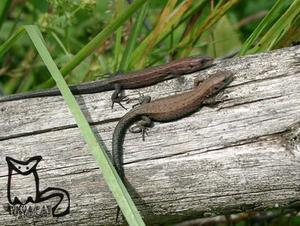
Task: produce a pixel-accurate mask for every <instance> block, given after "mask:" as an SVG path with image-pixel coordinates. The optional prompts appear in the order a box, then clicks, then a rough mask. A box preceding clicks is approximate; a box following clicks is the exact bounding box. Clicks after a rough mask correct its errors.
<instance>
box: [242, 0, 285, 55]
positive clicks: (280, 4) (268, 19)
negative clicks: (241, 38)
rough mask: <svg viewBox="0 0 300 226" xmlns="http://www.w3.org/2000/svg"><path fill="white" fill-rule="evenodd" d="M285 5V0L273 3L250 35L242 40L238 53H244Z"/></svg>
mask: <svg viewBox="0 0 300 226" xmlns="http://www.w3.org/2000/svg"><path fill="white" fill-rule="evenodd" d="M284 5H285V0H278V1H277V2H276V3H275V5H274V6H273V7H272V8H271V10H270V11H269V13H268V15H266V16H265V17H264V18H263V20H262V21H261V22H260V24H259V25H258V26H257V27H256V29H255V30H254V31H253V32H252V34H251V35H250V37H249V38H248V39H247V40H246V41H245V42H244V44H243V46H242V48H241V51H240V53H239V55H240V56H243V55H245V54H246V52H247V51H248V50H249V49H250V48H251V47H252V45H253V44H254V43H255V42H256V41H257V40H258V38H259V37H260V36H261V34H262V33H263V32H264V31H265V30H266V28H267V27H268V26H270V25H271V24H272V23H274V21H275V20H276V19H277V18H278V16H279V15H280V12H281V10H282V8H283V7H284Z"/></svg>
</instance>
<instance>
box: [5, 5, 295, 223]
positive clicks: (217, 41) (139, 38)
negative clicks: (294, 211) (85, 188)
mask: <svg viewBox="0 0 300 226" xmlns="http://www.w3.org/2000/svg"><path fill="white" fill-rule="evenodd" d="M129 2H131V1H125V0H115V1H109V0H98V1H96V0H75V1H72V0H51V1H50V0H49V1H46V0H44V1H40V0H29V1H9V0H3V1H0V29H1V32H0V40H1V41H0V62H1V68H0V93H1V92H2V93H4V94H11V93H17V92H26V91H30V90H36V89H43V88H49V87H52V86H54V85H55V82H56V84H57V86H58V87H59V89H60V90H61V92H62V93H63V96H64V98H65V101H66V102H67V103H68V106H69V107H70V110H71V112H72V113H73V115H74V118H75V119H76V121H77V123H78V126H79V128H80V129H81V132H82V134H83V137H84V138H85V140H86V142H87V143H88V144H89V148H90V150H91V152H92V153H93V154H94V156H95V158H96V160H97V162H98V163H99V167H100V168H101V169H102V173H103V175H104V177H105V178H106V182H107V183H108V185H109V187H110V188H111V190H112V192H113V194H114V195H115V198H116V199H117V202H118V203H119V204H120V206H121V208H122V211H123V212H124V215H125V217H126V219H127V220H128V222H131V223H132V224H137V225H138V224H142V220H141V218H140V215H139V213H138V212H137V210H136V207H135V206H134V204H133V202H132V201H131V199H130V197H129V195H128V193H127V191H126V189H125V188H124V186H123V184H122V183H121V181H120V179H119V178H118V176H117V175H116V172H115V170H114V169H113V167H112V165H111V163H110V161H109V159H108V158H107V156H106V154H105V152H102V151H100V150H101V149H102V150H103V148H100V147H99V146H98V144H97V142H96V140H95V137H94V135H93V133H92V130H91V128H90V127H89V126H88V124H87V121H86V119H85V118H84V117H83V115H82V113H81V111H80V109H79V107H78V105H77V103H76V101H75V99H74V97H73V96H72V95H71V93H70V91H69V89H68V87H67V86H66V84H65V82H64V80H63V79H62V78H63V77H64V79H65V81H66V82H67V83H68V84H74V83H82V82H85V81H93V80H96V79H99V78H106V77H107V76H109V73H116V72H118V71H123V72H126V71H131V70H135V69H140V68H144V67H147V66H150V65H154V64H162V63H164V62H167V61H170V60H172V59H176V58H181V57H185V56H190V55H210V56H213V57H220V56H224V55H227V54H230V53H232V52H235V51H237V50H239V55H247V54H253V53H258V52H264V51H268V50H272V49H276V48H281V47H287V46H291V45H293V44H295V43H298V42H299V41H300V40H299V39H300V29H299V24H300V16H299V15H300V13H299V12H300V0H277V1H276V0H268V1H267V0H265V1H242V0H227V1H224V0H219V1H217V0H216V1H214V0H211V1H209V0H197V1H196V0H194V1H193V0H163V1H161V0H151V1H146V0H134V1H132V3H130V4H129ZM28 24H30V25H37V26H25V25H28ZM39 29H40V30H41V31H42V33H40V32H39ZM43 37H44V38H45V40H44V38H43ZM32 43H33V44H32ZM46 46H47V48H45V47H46ZM47 49H48V50H49V52H50V54H51V56H50V54H49V52H48V50H47ZM36 50H38V51H36ZM52 59H54V61H53V60H52ZM62 76H63V77H62ZM54 81H55V82H54ZM290 222H291V221H290ZM292 222H296V223H295V224H294V225H296V224H297V222H298V223H299V217H298V218H297V217H294V218H293V221H292Z"/></svg>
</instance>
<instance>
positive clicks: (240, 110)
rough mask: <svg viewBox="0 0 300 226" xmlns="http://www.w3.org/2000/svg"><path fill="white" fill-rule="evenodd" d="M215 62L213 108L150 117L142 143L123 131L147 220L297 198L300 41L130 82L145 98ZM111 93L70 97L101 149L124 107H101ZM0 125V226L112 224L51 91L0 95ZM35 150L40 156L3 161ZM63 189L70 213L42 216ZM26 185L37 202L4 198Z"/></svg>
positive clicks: (112, 205)
mask: <svg viewBox="0 0 300 226" xmlns="http://www.w3.org/2000/svg"><path fill="white" fill-rule="evenodd" d="M223 69H225V70H230V71H232V72H233V73H234V75H235V80H234V81H233V82H232V83H231V85H230V86H229V87H228V88H226V90H225V91H224V92H223V93H222V94H221V95H218V96H217V97H216V100H215V101H216V102H217V105H216V107H214V108H208V107H203V108H202V109H201V110H199V111H198V112H196V113H195V114H193V115H191V116H189V117H186V118H183V119H181V120H178V121H174V122H170V123H164V124H159V123H156V124H155V126H154V127H153V128H152V129H151V130H150V132H149V136H147V137H146V141H145V142H142V139H141V135H140V134H130V133H127V135H126V139H125V144H124V162H125V165H124V167H125V174H126V178H127V180H128V182H129V183H130V193H131V194H132V195H133V197H134V202H135V203H136V204H137V207H138V209H139V210H140V211H141V213H142V215H143V217H144V219H145V221H146V222H147V223H148V224H155V223H158V222H160V223H161V222H168V223H170V222H178V221H180V220H182V219H191V218H194V217H199V216H212V215H217V214H224V213H232V212H241V211H252V210H263V209H267V208H272V207H295V206H298V207H299V206H300V92H299V91H300V46H295V47H291V48H286V49H280V50H276V51H272V52H268V53H263V54H257V55H252V56H247V57H243V58H234V59H227V60H219V61H216V65H215V66H214V67H211V68H209V69H206V70H204V71H200V72H199V73H194V74H191V75H187V76H185V77H184V78H181V79H174V80H172V81H167V82H163V83H160V84H158V85H155V86H152V87H147V88H143V89H140V90H139V91H140V92H141V93H143V94H147V95H151V96H152V98H153V99H156V98H159V97H161V96H168V95H172V94H174V93H179V92H183V91H185V90H187V89H191V88H192V86H193V81H192V80H193V78H194V77H195V76H200V77H201V76H202V77H206V76H207V74H211V73H213V72H215V71H217V70H223ZM126 93H127V94H128V96H129V98H131V99H132V98H133V99H134V98H137V97H138V95H139V94H138V92H137V91H136V90H132V91H126ZM110 95H111V92H105V93H97V94H89V95H82V96H77V100H78V102H79V104H80V106H81V109H82V110H83V111H84V113H85V115H86V117H87V118H88V120H89V121H90V122H91V124H92V125H93V129H94V131H95V133H96V134H99V135H100V136H101V139H102V141H103V142H104V143H105V145H106V146H107V149H108V150H109V151H110V149H111V138H112V131H113V129H114V126H115V125H116V123H117V120H118V119H119V118H120V117H121V116H122V115H124V114H125V110H123V109H122V108H121V107H119V106H115V108H114V109H113V110H111V107H110V106H111V102H110ZM133 103H134V102H132V103H130V104H127V107H128V108H130V105H132V104H133ZM0 128H1V130H0V151H1V161H0V172H1V177H0V187H1V190H0V192H1V193H0V194H1V196H0V200H1V203H2V207H3V208H2V209H1V211H0V216H1V224H2V225H23V224H25V223H33V222H34V223H36V224H37V225H50V224H54V223H61V224H66V225H75V224H76V225H78V224H82V225H107V224H114V221H115V216H116V202H115V200H114V198H113V197H112V194H111V192H110V191H109V189H108V187H107V186H106V184H105V182H104V180H103V178H102V176H101V172H100V170H99V169H98V167H97V165H96V163H95V161H94V159H93V157H92V155H91V154H90V152H89V151H88V150H87V146H86V144H85V142H84V141H83V139H82V137H81V135H80V133H79V129H78V128H77V126H76V124H75V121H74V119H73V118H72V116H71V114H70V112H69V110H68V108H67V107H66V104H65V103H64V101H63V99H62V97H60V96H57V97H44V98H33V99H26V100H18V101H11V102H4V103H1V105H0ZM34 156H41V157H42V160H41V159H39V158H35V159H31V162H28V164H27V165H24V164H25V163H24V162H17V161H14V160H21V161H27V160H28V159H30V158H31V157H34ZM7 157H10V158H12V159H8V158H7ZM39 161H40V162H39ZM8 163H10V164H11V165H10V167H11V168H10V169H11V170H9V168H8V166H9V164H8ZM22 164H23V165H22ZM27 166H28V168H26V167H27ZM13 167H15V168H13ZM19 167H20V168H19ZM35 167H36V168H35ZM26 170H27V171H28V175H22V172H23V174H24V173H25V172H26ZM30 170H31V171H30ZM29 171H30V172H29ZM37 179H39V187H38V188H37ZM9 181H10V184H9ZM48 187H55V188H54V189H52V190H49V191H48V192H50V193H51V192H52V193H54V196H53V198H52V199H49V200H45V201H43V197H44V196H45V195H46V194H48V193H47V192H45V193H44V194H43V193H42V194H40V193H41V192H43V191H45V189H46V188H48ZM57 188H59V189H60V190H59V189H57ZM36 189H38V191H39V192H40V193H39V192H38V193H36ZM62 189H63V190H64V191H63V190H62ZM57 193H61V194H63V195H62V196H60V195H58V194H57ZM67 194H69V197H70V213H68V214H66V215H65V216H63V217H56V216H52V212H51V211H52V208H53V207H54V206H55V203H58V202H59V201H60V199H61V198H62V197H63V198H64V199H63V201H62V202H61V203H60V205H59V207H58V208H57V209H56V210H55V211H54V214H55V213H58V212H62V211H63V210H66V209H67V206H68V202H67V200H68V199H67ZM29 196H34V197H35V199H38V198H39V199H38V201H40V202H38V203H36V204H32V203H28V204H26V205H18V204H16V205H12V204H9V198H10V199H11V201H16V200H20V201H21V202H22V200H26V198H28V197H29ZM16 198H17V199H16Z"/></svg>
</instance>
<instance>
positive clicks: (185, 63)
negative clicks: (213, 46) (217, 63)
mask: <svg viewBox="0 0 300 226" xmlns="http://www.w3.org/2000/svg"><path fill="white" fill-rule="evenodd" d="M213 61H214V59H213V58H211V57H209V56H194V57H187V58H184V59H180V60H177V62H176V64H177V67H176V70H177V72H180V70H183V74H188V73H192V72H196V71H200V70H201V69H204V68H207V67H209V66H211V65H212V63H213ZM180 65H182V66H180Z"/></svg>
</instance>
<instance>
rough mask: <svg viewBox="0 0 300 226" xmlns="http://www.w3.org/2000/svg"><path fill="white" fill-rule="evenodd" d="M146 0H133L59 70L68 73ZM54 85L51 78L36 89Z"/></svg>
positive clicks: (64, 74)
mask: <svg viewBox="0 0 300 226" xmlns="http://www.w3.org/2000/svg"><path fill="white" fill-rule="evenodd" d="M145 2H146V0H135V1H134V2H133V3H132V4H130V5H129V6H128V8H127V9H126V10H124V12H122V13H121V14H120V15H119V16H118V17H117V18H116V19H115V20H113V21H112V22H111V23H110V24H108V25H107V26H106V27H105V28H104V29H103V30H102V31H101V32H99V33H98V34H97V35H96V36H95V37H94V38H93V39H92V40H91V41H90V42H89V43H88V44H86V45H85V46H84V47H83V48H82V49H81V50H80V51H79V52H78V53H77V54H76V55H75V56H74V57H73V58H72V59H71V60H70V61H69V62H68V63H67V64H65V65H64V66H63V67H62V69H61V70H60V71H61V74H62V75H63V76H66V75H67V74H69V73H70V72H71V71H72V70H73V69H74V68H75V67H76V66H77V65H79V64H80V63H81V62H82V61H83V60H84V59H85V58H86V57H87V56H89V55H90V54H91V53H92V52H93V51H95V50H96V49H97V48H98V47H99V46H100V45H101V44H102V43H104V41H105V40H106V39H107V38H108V37H109V36H110V35H111V34H112V33H113V32H114V31H116V30H117V29H118V28H119V27H120V26H121V25H122V24H124V22H125V21H126V20H127V19H128V18H129V17H131V16H132V14H133V13H135V12H136V11H137V10H138V9H139V8H140V7H141V6H142V5H143V4H144V3H145ZM53 85H54V81H53V79H50V80H48V81H47V82H45V83H43V84H41V85H40V86H38V87H37V88H38V89H41V88H48V87H50V86H53Z"/></svg>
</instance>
